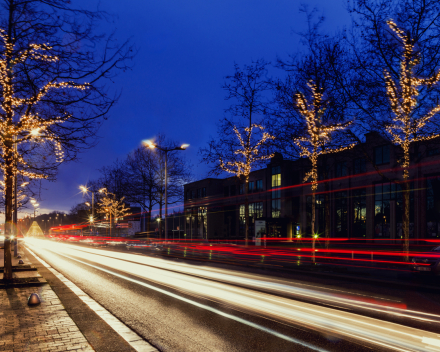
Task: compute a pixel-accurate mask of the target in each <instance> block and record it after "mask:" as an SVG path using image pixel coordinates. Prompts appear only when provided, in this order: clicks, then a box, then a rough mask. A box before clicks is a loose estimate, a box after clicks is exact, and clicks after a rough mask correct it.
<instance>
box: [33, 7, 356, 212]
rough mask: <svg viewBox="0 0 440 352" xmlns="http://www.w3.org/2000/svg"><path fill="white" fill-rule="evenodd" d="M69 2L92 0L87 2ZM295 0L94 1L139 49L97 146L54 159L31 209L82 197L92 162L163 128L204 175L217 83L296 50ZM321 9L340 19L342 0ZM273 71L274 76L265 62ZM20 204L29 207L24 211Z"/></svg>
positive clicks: (220, 95) (335, 24)
mask: <svg viewBox="0 0 440 352" xmlns="http://www.w3.org/2000/svg"><path fill="white" fill-rule="evenodd" d="M72 3H73V4H74V5H75V3H79V4H84V6H86V5H87V6H90V4H93V3H98V2H97V1H96V2H95V1H94V0H88V1H83V0H81V1H79V2H78V1H75V0H73V1H72ZM301 3H304V0H222V1H206V0H185V1H176V0H174V1H171V0H160V1H151V0H150V1H148V0H130V1H120V0H105V1H101V2H100V8H101V9H102V10H105V11H108V12H110V13H112V14H115V15H116V18H115V20H114V23H113V24H111V25H108V24H104V25H103V26H102V27H101V28H102V29H103V30H106V31H108V30H111V28H112V27H113V28H115V29H116V31H117V38H118V40H119V41H121V42H122V41H124V40H125V39H126V38H128V37H132V40H133V42H134V43H135V45H136V46H137V47H138V49H139V52H138V54H137V56H136V57H135V59H134V67H133V70H132V71H126V72H125V73H124V72H120V74H119V76H118V77H117V78H116V80H115V82H114V84H112V86H111V87H110V88H111V89H115V90H122V97H121V99H120V100H119V103H118V105H117V106H116V107H115V108H114V109H113V110H112V111H111V113H110V118H109V120H108V121H106V122H105V123H104V125H103V127H102V128H101V130H100V131H99V136H100V141H99V144H98V146H97V147H95V148H94V149H91V150H89V151H87V152H85V153H83V154H81V155H80V158H81V159H80V160H79V161H78V162H76V163H70V164H63V165H62V166H61V167H60V172H59V175H58V180H57V181H56V182H45V183H44V184H43V186H44V188H45V190H43V193H42V199H41V200H40V201H39V204H40V211H39V213H40V214H41V213H45V212H49V211H52V210H59V211H65V212H68V211H69V210H70V208H71V207H72V206H73V205H75V204H77V203H79V202H81V201H82V196H81V194H80V193H79V190H78V186H79V185H81V184H85V183H87V181H89V180H92V179H95V178H97V177H98V176H99V173H98V169H99V168H101V167H103V166H106V165H110V164H111V163H112V162H114V161H115V160H116V159H117V158H120V159H123V158H125V156H126V154H127V153H128V152H130V151H131V150H133V149H135V148H136V147H138V146H139V145H140V143H141V141H142V140H144V139H148V138H153V137H154V136H155V135H156V134H157V133H164V134H166V135H167V136H168V137H169V138H171V139H173V140H175V141H176V142H178V143H188V144H190V147H189V149H188V150H186V151H184V152H182V153H185V156H186V157H187V158H188V159H189V160H190V161H191V162H192V163H193V164H194V166H195V168H194V176H195V178H196V179H200V178H204V177H206V172H207V167H206V165H199V157H198V155H197V153H198V150H199V148H200V147H202V146H204V145H206V143H207V141H208V139H209V137H210V136H215V134H216V127H215V124H216V122H217V121H218V120H219V119H220V118H221V117H222V116H224V112H223V111H224V109H225V108H226V107H227V106H228V105H227V104H228V103H227V102H226V101H225V100H224V96H225V92H224V91H223V90H222V88H221V86H222V84H223V82H224V77H225V76H226V75H230V74H233V72H234V68H233V65H234V62H236V63H237V64H239V65H240V66H242V65H244V64H249V63H251V61H252V60H256V59H259V58H264V59H265V60H267V61H272V62H274V61H275V59H276V57H277V55H278V56H279V57H281V58H284V59H286V58H287V57H288V54H289V53H295V52H297V51H298V50H299V37H298V36H297V35H295V34H294V33H293V31H295V32H298V31H303V30H305V28H306V21H305V16H304V14H301V13H300V12H299V8H300V5H301ZM307 3H308V4H309V7H310V8H313V7H314V6H316V7H318V8H319V10H320V12H322V13H323V14H324V15H325V16H326V23H325V27H324V28H325V29H326V30H328V31H329V32H334V31H336V30H338V29H342V27H343V26H347V25H349V16H348V14H347V12H346V10H345V8H344V5H345V4H346V1H345V0H309V1H307ZM272 73H274V74H276V73H277V71H276V70H274V71H273V72H272ZM27 212H29V213H30V212H31V211H30V209H29V210H28V211H27Z"/></svg>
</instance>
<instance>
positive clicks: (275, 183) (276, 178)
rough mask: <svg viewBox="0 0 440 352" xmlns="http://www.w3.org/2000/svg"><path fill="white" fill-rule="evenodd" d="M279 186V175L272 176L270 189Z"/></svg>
mask: <svg viewBox="0 0 440 352" xmlns="http://www.w3.org/2000/svg"><path fill="white" fill-rule="evenodd" d="M279 186H281V174H277V175H272V187H279Z"/></svg>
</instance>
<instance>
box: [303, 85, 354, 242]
mask: <svg viewBox="0 0 440 352" xmlns="http://www.w3.org/2000/svg"><path fill="white" fill-rule="evenodd" d="M308 87H309V88H310V90H311V99H310V101H308V100H307V98H306V96H305V95H304V94H303V93H298V94H296V104H297V107H298V110H299V112H300V114H301V116H302V117H303V118H304V120H305V122H306V131H305V134H304V136H301V137H299V138H295V139H294V142H295V143H296V145H297V146H298V147H299V148H300V150H301V153H300V155H301V156H306V157H308V158H309V160H310V162H311V168H310V171H309V172H307V173H306V175H305V177H304V182H307V181H308V180H311V183H312V221H311V227H312V236H313V238H315V235H316V234H315V218H316V216H315V213H316V190H317V189H318V157H319V156H320V155H324V154H329V153H338V152H341V151H343V150H346V149H350V148H352V147H354V145H355V144H354V143H352V144H349V145H348V146H345V147H338V146H334V145H332V144H331V140H332V133H334V132H336V131H342V130H344V129H346V128H347V127H348V126H350V125H351V123H352V121H347V122H333V123H332V122H327V123H325V122H324V121H323V117H324V114H325V111H326V104H325V103H324V102H323V90H322V89H320V88H318V87H317V85H316V84H315V83H314V82H313V81H310V82H309V84H308Z"/></svg>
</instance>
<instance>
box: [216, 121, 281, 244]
mask: <svg viewBox="0 0 440 352" xmlns="http://www.w3.org/2000/svg"><path fill="white" fill-rule="evenodd" d="M233 130H234V133H235V136H236V137H237V139H238V141H239V146H238V148H237V149H235V150H234V151H233V154H232V155H231V154H229V155H228V154H225V153H222V152H221V151H220V150H219V151H218V160H219V165H220V168H221V169H222V170H223V171H226V172H228V173H231V174H234V175H235V176H237V177H238V178H239V179H242V180H243V181H244V182H245V219H244V221H245V244H246V246H247V245H248V241H249V198H248V194H249V175H250V173H251V171H252V170H253V168H254V167H255V166H256V165H261V163H262V162H263V161H265V160H268V159H270V158H272V157H273V154H269V153H264V152H262V148H263V147H265V144H266V143H267V142H268V141H269V140H273V139H274V137H273V136H271V135H270V134H269V133H267V132H264V127H263V126H261V125H258V124H252V125H251V126H249V127H245V128H242V129H241V131H240V130H239V128H237V126H234V127H233ZM254 130H255V131H254ZM256 136H258V137H256Z"/></svg>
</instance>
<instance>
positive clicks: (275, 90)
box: [201, 0, 440, 251]
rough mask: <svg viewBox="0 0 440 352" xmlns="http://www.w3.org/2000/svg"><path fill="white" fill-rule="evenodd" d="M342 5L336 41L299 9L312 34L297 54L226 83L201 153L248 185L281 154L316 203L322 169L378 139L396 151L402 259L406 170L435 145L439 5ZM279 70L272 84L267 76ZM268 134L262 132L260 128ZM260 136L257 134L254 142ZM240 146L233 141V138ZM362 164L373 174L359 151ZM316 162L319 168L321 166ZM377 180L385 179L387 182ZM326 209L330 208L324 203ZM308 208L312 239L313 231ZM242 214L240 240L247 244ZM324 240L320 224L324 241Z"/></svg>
mask: <svg viewBox="0 0 440 352" xmlns="http://www.w3.org/2000/svg"><path fill="white" fill-rule="evenodd" d="M351 4H352V5H348V7H347V10H348V11H349V12H350V14H351V17H352V23H353V26H352V27H351V28H350V29H344V30H342V31H341V32H339V33H336V34H334V35H328V34H326V33H323V32H322V31H321V26H322V23H323V21H324V17H323V16H317V11H316V10H312V11H309V10H308V9H307V7H304V6H303V7H302V8H301V11H302V12H303V13H304V14H305V15H306V19H307V24H308V30H307V31H305V32H303V33H299V34H300V38H301V43H302V50H301V51H300V52H299V53H297V54H295V55H292V56H290V57H289V58H288V59H287V60H284V59H282V58H278V59H277V61H276V63H275V65H270V64H269V63H268V62H266V61H264V60H258V61H255V62H253V63H252V64H251V65H247V66H245V67H244V68H243V69H241V68H240V67H238V66H236V67H235V74H234V75H233V76H228V77H226V83H225V85H224V89H225V90H226V92H227V95H226V99H228V100H229V99H231V100H233V104H232V105H231V106H230V108H229V109H227V110H226V113H227V114H226V117H225V118H224V119H222V120H221V121H220V123H219V126H218V128H219V131H218V137H217V138H214V139H212V140H211V142H210V143H209V145H208V146H207V147H206V148H203V149H202V150H201V155H202V160H203V161H204V162H206V163H208V164H209V165H211V166H212V169H211V174H220V173H222V172H224V171H226V172H230V173H232V174H234V175H236V176H237V177H239V178H241V179H242V180H243V181H244V182H245V183H246V193H247V191H248V175H249V172H250V171H251V170H252V169H254V168H255V167H257V166H260V164H261V163H262V162H263V161H264V160H265V159H267V158H269V157H270V156H271V155H272V153H273V152H274V151H275V150H277V151H281V152H283V153H284V154H285V155H287V156H288V157H291V158H298V157H302V156H306V157H308V158H309V160H310V164H311V170H310V172H309V173H308V174H307V175H306V178H305V180H304V181H307V180H309V179H310V180H311V185H312V196H313V198H314V194H315V191H316V189H317V184H318V165H321V166H322V170H321V172H322V173H323V174H324V179H325V178H327V177H326V176H327V175H325V173H326V172H327V169H328V168H327V163H328V162H329V158H328V154H329V153H334V152H337V151H340V150H343V149H349V148H351V147H353V146H354V145H356V144H358V145H359V146H360V148H363V146H362V144H361V143H360V142H362V141H363V140H364V135H365V134H366V133H368V132H372V131H375V132H377V133H380V134H381V135H382V136H383V137H384V138H387V139H389V140H390V141H391V142H392V143H394V144H395V145H398V146H400V147H401V158H400V159H399V163H400V166H401V169H402V176H401V178H400V179H397V180H389V181H391V182H396V183H399V184H401V185H402V186H403V189H404V219H403V222H404V240H405V241H404V250H405V251H408V248H409V247H408V246H409V192H410V189H409V171H408V170H409V167H410V164H411V163H417V162H418V161H419V159H418V158H420V153H419V152H418V151H419V149H418V148H419V142H421V141H423V142H425V141H428V140H432V139H435V138H436V137H438V136H439V135H440V117H439V114H438V112H439V111H440V104H439V98H440V85H439V84H438V82H439V80H440V50H439V49H440V3H439V2H438V1H435V0H400V1H388V0H356V1H353V2H352V3H351ZM273 68H278V69H281V70H282V71H281V72H282V75H281V78H276V77H275V78H269V77H268V69H273ZM264 126H265V127H266V130H265V127H264ZM254 129H257V131H259V132H260V133H259V134H258V133H254ZM237 137H238V138H237ZM364 154H365V157H366V159H367V160H368V161H369V162H371V163H372V164H373V165H374V167H375V169H376V170H377V172H379V173H380V170H379V168H378V167H377V166H376V165H375V164H374V160H373V159H372V158H371V156H370V155H368V154H367V153H366V151H365V150H364ZM318 159H319V162H318ZM381 175H382V176H383V177H384V178H386V175H383V174H382V173H381ZM326 203H327V204H328V202H326ZM315 206H316V205H315V202H314V201H313V202H312V235H314V231H315V226H314V224H315V211H314V209H315ZM247 214H248V204H246V216H245V221H246V239H247V234H248V226H249V225H248V223H249V217H248V216H247ZM329 234H330V231H329V229H328V224H326V230H325V235H326V237H327V238H328V237H329Z"/></svg>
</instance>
